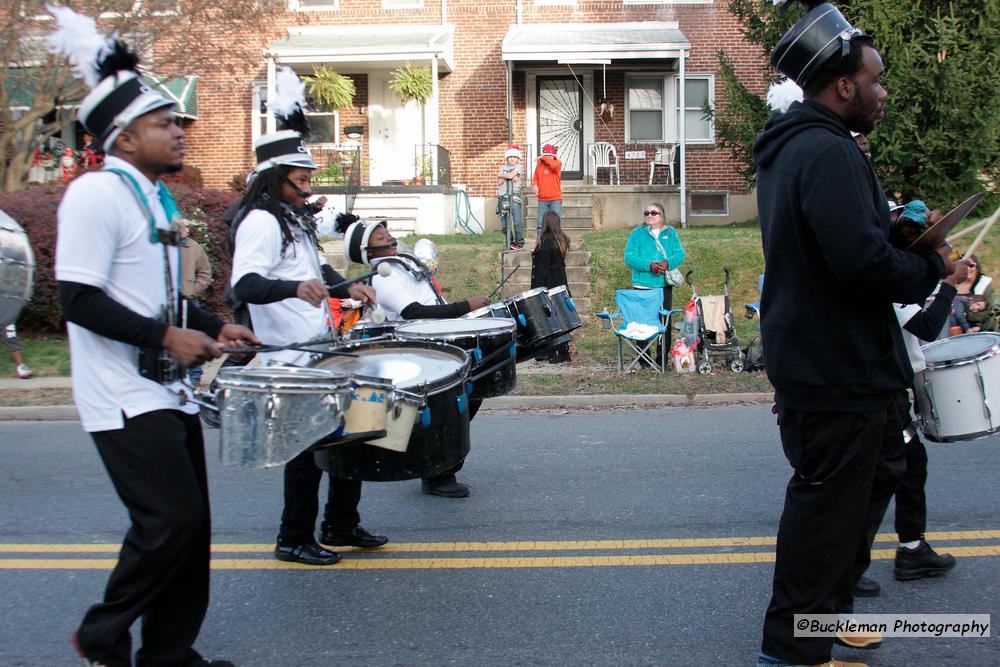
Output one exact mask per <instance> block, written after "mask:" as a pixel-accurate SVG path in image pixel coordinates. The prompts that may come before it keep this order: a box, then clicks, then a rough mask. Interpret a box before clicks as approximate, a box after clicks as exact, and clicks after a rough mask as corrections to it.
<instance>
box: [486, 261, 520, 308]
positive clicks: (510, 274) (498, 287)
mask: <svg viewBox="0 0 1000 667" xmlns="http://www.w3.org/2000/svg"><path fill="white" fill-rule="evenodd" d="M520 268H521V265H520V264H518V265H517V266H515V267H514V270H513V271H511V272H510V273H508V274H507V277H506V278H504V279H503V280H501V281H500V284H499V285H497V288H496V289H495V290H493V291H492V292H490V295H489V296H488V297H486V298H487V299H491V300H492V299H493V295H494V294H496V293H497V292H499V291H500V288H501V287H503V284H504V283H505V282H507V281H508V280H510V277H511V276H512V275H514V274H515V273H517V270H518V269H520Z"/></svg>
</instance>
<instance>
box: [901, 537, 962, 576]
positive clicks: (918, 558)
mask: <svg viewBox="0 0 1000 667" xmlns="http://www.w3.org/2000/svg"><path fill="white" fill-rule="evenodd" d="M953 567H955V557H954V556H952V555H951V554H943V555H939V554H938V553H937V552H936V551H934V549H931V545H929V544H927V542H925V541H924V540H920V544H919V545H918V546H917V548H916V549H908V548H906V547H898V548H897V549H896V563H895V567H894V568H893V569H892V575H893V576H894V577H896V579H898V580H899V581H910V580H911V579H921V578H923V577H940V576H941V575H942V574H945V573H946V572H948V571H950V570H951V569H952V568H953Z"/></svg>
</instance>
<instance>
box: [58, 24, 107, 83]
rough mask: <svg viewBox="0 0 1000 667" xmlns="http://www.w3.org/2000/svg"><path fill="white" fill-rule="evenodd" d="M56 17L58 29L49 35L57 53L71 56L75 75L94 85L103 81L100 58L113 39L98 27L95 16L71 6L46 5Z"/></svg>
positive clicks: (70, 60) (70, 59)
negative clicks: (98, 65)
mask: <svg viewBox="0 0 1000 667" xmlns="http://www.w3.org/2000/svg"><path fill="white" fill-rule="evenodd" d="M45 8H46V9H48V10H49V13H50V14H52V16H54V17H55V19H56V29H55V30H54V31H52V32H51V33H49V34H48V35H47V36H46V39H47V40H48V42H49V44H50V50H51V51H52V52H53V53H58V54H60V55H64V56H67V57H68V58H69V62H70V64H71V65H72V67H73V74H75V75H76V77H77V78H79V79H83V82H84V83H86V84H87V86H88V87H90V88H93V87H94V86H96V85H97V84H98V83H99V82H100V74H99V72H98V69H97V62H98V60H99V59H100V58H101V57H102V56H103V55H104V54H105V52H110V50H111V48H112V47H111V45H112V44H113V40H111V39H108V37H107V36H106V35H102V34H101V33H100V32H99V31H98V30H97V23H96V22H95V21H94V19H92V18H90V17H89V16H85V15H83V14H78V13H77V12H74V11H73V10H72V9H70V8H69V7H59V6H57V5H51V4H46V5H45Z"/></svg>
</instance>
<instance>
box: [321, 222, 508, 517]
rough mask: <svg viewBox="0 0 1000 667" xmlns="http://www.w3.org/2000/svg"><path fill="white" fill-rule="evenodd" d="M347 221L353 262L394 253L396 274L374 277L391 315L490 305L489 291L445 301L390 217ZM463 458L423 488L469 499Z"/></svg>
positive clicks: (442, 313)
mask: <svg viewBox="0 0 1000 667" xmlns="http://www.w3.org/2000/svg"><path fill="white" fill-rule="evenodd" d="M347 223H350V226H348V227H347V228H346V230H344V254H345V255H346V256H347V259H348V260H349V261H351V262H355V263H357V264H366V265H369V266H373V267H374V266H376V265H378V263H379V260H383V261H384V260H385V258H394V259H392V260H390V261H389V265H390V266H391V267H392V273H391V274H389V275H388V276H381V275H376V276H375V277H374V278H372V286H373V287H374V288H375V293H376V294H377V296H378V302H379V305H381V306H382V308H383V309H384V310H385V316H386V319H387V320H421V319H443V318H453V317H461V316H462V315H465V314H466V313H469V312H471V311H473V310H477V309H479V308H483V307H485V306H488V305H489V303H490V300H489V299H488V298H486V297H485V296H474V297H472V298H470V299H466V300H464V301H456V302H455V303H447V302H445V300H444V297H443V296H442V295H441V293H440V291H439V290H438V289H437V287H436V285H435V283H434V281H433V279H432V278H431V276H430V274H429V273H428V272H426V271H424V270H423V269H424V268H425V267H422V266H417V265H416V264H415V263H414V262H412V261H410V260H408V259H407V258H405V257H398V256H397V254H398V253H397V243H396V239H394V238H393V237H392V234H390V233H389V229H388V227H387V225H386V223H385V221H382V222H374V221H362V220H359V219H358V218H357V217H356V216H341V219H340V224H341V229H343V226H344V225H345V224H347ZM481 404H482V401H478V400H472V401H469V419H472V418H473V417H475V415H476V412H477V411H478V410H479V406H480V405H481ZM464 463H465V461H464V460H463V461H459V462H458V464H456V465H455V466H452V467H451V468H449V469H448V470H445V471H444V472H442V473H440V474H438V475H434V476H433V477H427V478H424V479H423V480H421V490H422V491H423V492H424V493H426V494H428V495H432V496H441V497H442V498H465V497H466V496H468V495H469V486H468V485H467V484H463V483H461V482H459V481H458V479H457V477H456V473H458V471H459V470H461V469H462V465H463V464H464Z"/></svg>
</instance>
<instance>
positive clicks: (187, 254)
mask: <svg viewBox="0 0 1000 667" xmlns="http://www.w3.org/2000/svg"><path fill="white" fill-rule="evenodd" d="M181 277H182V280H183V283H182V284H181V293H182V294H184V298H185V299H187V300H188V303H191V304H194V305H195V306H198V307H201V298H202V297H203V296H204V295H205V292H206V290H208V288H209V286H210V285H211V284H212V265H211V264H209V262H208V255H206V254H205V250H204V248H202V247H201V245H200V244H199V243H198V242H197V241H195V240H194V239H193V238H191V223H190V222H189V221H188V220H186V219H185V220H181ZM201 375H202V369H201V366H194V367H192V368H188V379H189V380H190V381H191V384H193V385H194V386H196V387H197V386H198V383H199V382H201Z"/></svg>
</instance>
